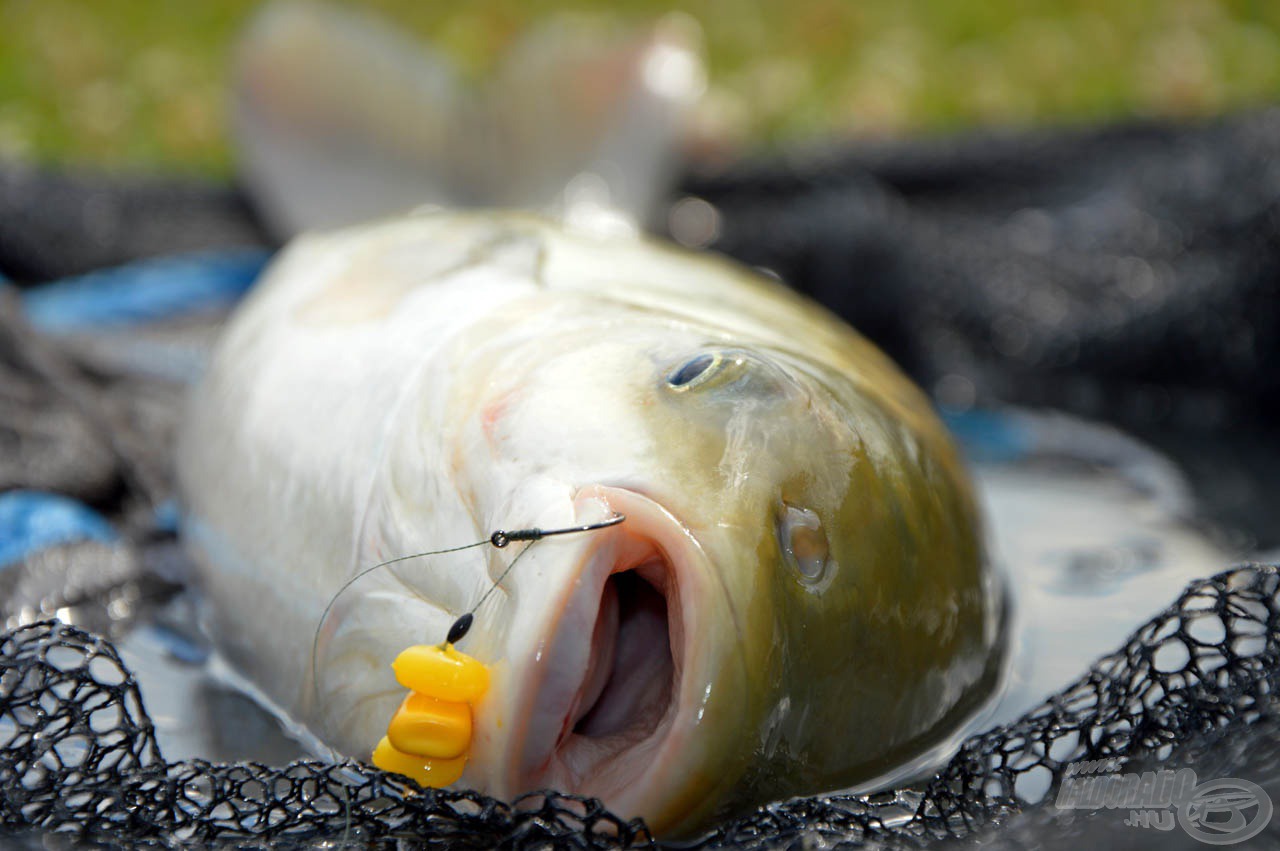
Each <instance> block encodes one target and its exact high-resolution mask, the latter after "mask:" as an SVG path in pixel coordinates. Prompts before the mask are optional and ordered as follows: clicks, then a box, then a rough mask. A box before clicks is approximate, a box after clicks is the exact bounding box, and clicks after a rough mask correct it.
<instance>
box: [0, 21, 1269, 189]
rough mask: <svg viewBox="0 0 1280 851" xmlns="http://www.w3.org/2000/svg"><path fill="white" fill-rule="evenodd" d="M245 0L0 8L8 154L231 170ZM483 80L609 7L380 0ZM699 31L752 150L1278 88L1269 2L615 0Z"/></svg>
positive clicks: (1185, 112)
mask: <svg viewBox="0 0 1280 851" xmlns="http://www.w3.org/2000/svg"><path fill="white" fill-rule="evenodd" d="M256 5H257V3H256V2H252V1H251V0H186V2H149V1H148V0H82V2H77V0H0V156H4V157H15V156H16V157H21V158H23V159H30V160H37V161H42V162H68V161H70V162H79V163H91V164H95V165H102V166H109V167H118V166H145V167H159V168H164V169H168V170H188V171H196V172H205V173H225V172H227V171H229V170H230V168H231V158H230V152H229V150H228V145H227V140H226V135H225V120H226V114H225V103H224V86H225V82H224V81H225V77H226V67H227V63H228V59H229V50H230V46H231V45H232V44H233V43H234V39H235V36H236V34H237V33H238V31H239V30H240V28H241V27H242V26H243V24H244V22H245V20H246V19H247V17H248V16H249V15H250V14H251V13H252V11H253V9H254V7H255V6H256ZM362 5H364V6H366V7H368V8H370V9H373V10H375V11H377V12H380V13H382V14H383V15H385V16H386V17H388V18H390V19H392V20H394V21H397V22H399V23H400V24H401V25H403V26H404V27H406V28H407V29H409V30H410V31H411V32H414V33H416V34H418V35H419V36H421V37H430V38H431V39H432V40H433V42H434V43H435V44H437V45H438V46H439V47H440V48H441V49H442V50H444V51H445V52H446V53H447V54H449V55H451V56H452V57H453V58H454V59H455V60H456V61H457V62H458V63H459V64H460V65H461V67H462V68H463V69H464V70H466V71H468V72H470V73H480V72H482V71H483V69H484V68H485V67H486V66H487V65H488V64H490V63H491V62H492V61H493V59H494V57H495V56H497V55H499V54H500V53H501V51H502V49H503V47H504V46H505V45H507V44H509V43H510V42H511V41H512V40H513V39H514V38H516V37H517V36H518V35H519V34H520V32H521V31H522V30H524V29H525V28H526V27H527V26H528V25H529V24H530V23H532V22H535V21H537V20H539V19H541V18H543V17H546V16H547V15H549V14H551V13H553V12H555V11H557V10H564V9H569V10H576V11H582V10H592V11H596V10H599V9H601V8H603V6H602V5H601V4H595V3H588V2H585V1H584V0H577V2H551V1H550V0H473V2H469V3H466V4H461V3H444V2H419V0H370V2H367V3H364V4H362ZM608 8H609V9H611V10H612V14H615V15H617V16H619V17H622V18H646V17H650V16H653V15H656V14H658V13H661V12H664V11H667V10H670V9H674V8H680V9H682V10H684V11H686V12H688V13H689V14H691V15H692V16H693V17H695V18H696V19H698V21H699V22H700V23H701V24H702V26H703V28H704V30H705V33H706V36H707V43H708V49H709V54H710V65H711V88H710V91H709V93H708V97H707V98H706V100H705V102H704V104H703V108H702V111H701V116H700V126H701V127H702V131H703V132H704V133H706V134H708V135H711V136H713V137H716V138H722V139H726V140H729V141H732V142H735V143H744V144H765V145H769V144H775V143H780V142H785V141H787V140H791V139H796V138H801V137H812V136H815V135H831V134H845V135H861V136H866V135H885V134H902V133H911V132H921V131H925V132H928V131H936V130H946V129H954V128H961V127H965V126H971V125H975V124H992V123H998V124H1027V123H1046V122H1054V123H1061V122H1074V121H1086V120H1095V119H1102V118H1109V117H1116V116H1121V115H1134V114H1141V115H1172V116H1196V115H1206V114H1213V113H1218V112H1222V111H1226V110H1229V109H1232V108H1235V107H1238V106H1243V105H1249V104H1256V103H1261V102H1269V101H1275V100H1277V99H1280V2H1275V0H1127V2H1116V0H983V2H963V0H849V2H845V1H844V0H792V2H789V3H785V4H784V3H758V4H755V3H751V4H749V3H741V2H730V0H694V2H689V3H684V4H679V5H678V6H677V4H674V3H669V2H664V0H620V2H615V3H613V4H611V5H610V6H609V7H608Z"/></svg>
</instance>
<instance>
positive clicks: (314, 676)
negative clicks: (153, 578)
mask: <svg viewBox="0 0 1280 851" xmlns="http://www.w3.org/2000/svg"><path fill="white" fill-rule="evenodd" d="M626 519H627V518H626V516H625V515H622V514H614V515H613V516H611V517H608V518H606V519H604V520H601V521H600V522H598V523H587V524H584V525H582V526H566V527H564V528H562V529H516V530H514V531H511V532H507V531H504V530H502V529H499V530H497V531H496V532H494V533H493V534H492V535H490V536H489V537H488V538H486V539H484V540H483V541H476V542H474V543H471V544H463V545H462V546H459V547H447V548H445V549H442V550H429V551H427V552H422V553H412V554H410V555H406V556H397V557H396V558H390V559H387V560H386V561H383V562H379V563H378V564H375V565H374V566H373V567H366V568H365V569H364V570H362V571H360V572H359V573H357V574H356V575H355V576H352V577H351V578H350V579H348V580H347V581H346V582H344V583H342V587H340V588H339V589H338V590H337V592H336V593H335V594H334V595H333V596H332V597H331V598H329V603H328V605H326V606H325V607H324V611H322V612H321V613H320V620H319V621H318V622H317V623H316V631H315V634H314V635H313V636H312V637H311V691H312V698H313V699H314V700H315V701H316V702H317V703H319V701H320V674H319V670H318V664H319V663H318V659H317V657H318V656H319V649H320V631H321V630H322V629H323V628H324V622H325V620H326V619H327V618H328V617H329V612H331V611H333V607H334V605H336V604H337V602H338V598H339V597H341V596H342V595H343V594H344V593H346V590H347V589H348V588H350V587H351V586H352V585H354V584H356V583H357V582H359V581H360V580H361V579H363V578H364V577H366V576H368V575H369V574H370V573H373V572H374V571H375V570H381V569H382V568H384V567H386V566H388V565H391V564H396V563H398V562H402V561H408V560H410V559H415V558H424V557H426V556H438V555H448V554H449V553H457V552H462V551H463V550H473V549H476V548H477V547H483V546H486V545H487V546H491V547H495V548H496V549H503V548H504V547H506V546H507V545H508V544H511V543H513V542H516V541H529V542H530V543H533V542H536V541H541V540H542V539H543V538H552V537H555V536H557V535H574V534H577V533H579V532H594V531H597V530H599V529H607V528H609V527H610V526H616V525H618V524H619V523H621V522H622V521H624V520H626ZM528 551H529V550H528V547H526V548H525V549H524V550H521V551H520V553H519V554H518V555H516V557H515V558H514V559H512V560H511V564H509V565H507V569H506V570H504V571H502V575H501V576H499V577H498V579H497V581H496V582H494V583H493V584H492V585H490V586H489V589H488V590H487V591H485V592H484V594H482V595H481V596H480V599H479V600H477V601H476V604H475V605H474V606H472V607H471V608H470V609H469V610H467V611H466V612H465V613H464V614H463V615H462V616H461V617H459V618H458V619H457V620H456V621H454V622H453V625H452V626H450V627H449V632H448V634H447V635H446V637H445V643H446V644H456V643H457V642H459V641H461V640H462V638H463V636H465V635H466V634H467V632H468V631H470V629H471V624H472V622H473V621H474V620H475V613H476V611H477V610H478V609H479V608H480V606H481V605H482V604H483V603H484V601H485V600H487V599H489V595H490V594H492V593H493V592H494V590H495V589H497V588H498V586H500V585H501V584H502V582H503V580H505V579H506V578H507V575H508V574H509V573H511V569H512V568H513V567H515V566H516V562H518V561H519V560H520V557H521V556H523V555H524V554H525V553H526V552H528ZM335 756H336V755H335Z"/></svg>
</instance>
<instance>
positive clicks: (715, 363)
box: [667, 352, 724, 390]
mask: <svg viewBox="0 0 1280 851" xmlns="http://www.w3.org/2000/svg"><path fill="white" fill-rule="evenodd" d="M723 360H724V358H723V357H721V355H720V354H719V353H718V352H704V353H702V354H700V355H695V356H694V357H692V358H690V359H689V360H687V361H685V362H684V363H683V364H681V365H680V366H679V367H677V368H676V370H675V372H672V373H671V374H670V375H668V376H667V384H670V385H671V386H672V387H674V388H676V389H677V390H688V389H689V388H691V387H696V386H698V385H699V384H701V383H703V382H704V381H706V380H707V379H708V378H709V377H710V376H711V375H714V374H715V372H716V369H717V367H719V365H720V364H721V363H722V362H723Z"/></svg>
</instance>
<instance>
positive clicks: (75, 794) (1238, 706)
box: [0, 565, 1280, 849]
mask: <svg viewBox="0 0 1280 851" xmlns="http://www.w3.org/2000/svg"><path fill="white" fill-rule="evenodd" d="M1278 680H1280V572H1278V570H1277V568H1276V567H1274V566H1267V565H1244V566H1241V567H1237V568H1235V569H1232V570H1229V571H1226V572H1223V573H1221V574H1218V575H1217V576H1214V577H1212V578H1208V579H1205V580H1202V581H1199V582H1196V583H1194V584H1192V585H1191V586H1190V587H1188V588H1187V590H1186V591H1185V592H1184V594H1183V595H1182V596H1181V597H1180V598H1179V599H1178V601H1177V602H1175V603H1174V604H1173V605H1171V606H1170V607H1169V608H1168V609H1167V610H1165V611H1163V612H1161V613H1160V614H1159V615H1157V616H1156V617H1155V618H1153V619H1152V620H1150V621H1149V622H1148V623H1146V624H1145V625H1143V626H1142V627H1140V628H1139V629H1138V630H1137V631H1136V632H1135V633H1134V634H1133V635H1132V637H1131V638H1130V640H1129V641H1128V642H1127V643H1126V644H1125V645H1124V646H1123V647H1121V648H1119V649H1118V650H1117V651H1116V652H1115V653H1113V654H1111V655H1109V656H1107V657H1104V658H1103V659H1101V660H1099V661H1098V662H1097V663H1096V664H1095V665H1094V666H1093V667H1092V669H1091V670H1090V671H1089V672H1087V673H1086V674H1085V676H1084V677H1082V678H1081V679H1080V680H1078V681H1077V682H1075V683H1074V684H1072V685H1070V686H1068V687H1067V688H1065V689H1064V690H1063V691H1062V692H1060V693H1059V694H1057V695H1055V696H1054V697H1052V698H1050V699H1049V700H1047V701H1046V702H1045V703H1044V704H1043V705H1041V706H1040V707H1039V708H1037V709H1035V710H1033V711H1031V712H1029V713H1028V714H1026V715H1025V716H1023V717H1022V718H1021V719H1019V720H1018V721H1016V722H1014V723H1012V724H1009V725H1006V726H1003V727H999V728H996V729H994V730H991V731H989V732H987V733H984V734H981V735H977V736H974V737H972V738H970V739H969V740H967V741H966V742H965V743H964V745H963V746H962V748H961V750H960V751H959V753H958V754H957V755H956V756H955V757H954V758H953V759H952V760H951V761H950V763H949V764H948V765H947V766H946V767H945V769H944V770H942V771H941V772H940V773H939V774H938V775H937V776H936V777H935V778H934V779H933V780H932V781H930V782H928V783H927V784H921V785H919V786H915V787H909V788H904V789H899V790H896V791H892V792H885V793H879V794H875V795H870V796H866V795H857V796H854V795H848V796H845V795H831V796H817V797H813V798H804V799H797V800H793V801H788V802H782V803H778V804H775V805H772V806H768V807H765V808H762V809H760V810H759V811H757V812H756V813H754V814H751V815H748V816H746V817H744V818H741V819H739V820H736V821H733V822H730V823H727V824H724V825H722V826H720V827H719V828H718V829H716V830H715V831H714V832H712V833H710V834H707V835H705V836H703V837H701V838H700V839H699V840H697V841H696V842H694V843H692V844H693V845H695V846H696V847H699V848H721V847H735V848H761V849H763V848H777V847H838V846H841V845H847V846H849V847H856V846H867V847H882V848H908V847H921V846H927V845H932V844H935V843H941V844H944V845H945V844H947V843H951V842H955V843H962V844H969V843H970V842H974V841H977V842H981V844H983V845H984V846H988V845H1001V844H1007V845H1008V847H1019V841H1020V839H1022V840H1026V839H1029V838H1032V837H1034V838H1035V839H1036V841H1037V842H1039V843H1041V844H1042V845H1047V846H1049V847H1072V846H1073V843H1076V842H1078V841H1080V840H1081V838H1082V837H1086V836H1097V835H1099V834H1102V835H1105V834H1106V833H1107V832H1108V831H1115V830H1117V825H1118V824H1120V823H1121V822H1120V816H1119V814H1118V813H1116V812H1115V811H1114V810H1109V809H1101V810H1099V811H1097V812H1081V811H1073V812H1065V811H1061V810H1058V809H1056V808H1055V806H1054V801H1055V800H1056V795H1057V793H1058V791H1059V790H1060V787H1061V784H1062V782H1063V780H1064V778H1065V777H1066V776H1067V774H1068V772H1069V771H1070V770H1071V769H1070V766H1072V765H1073V764H1079V763H1081V762H1083V761H1092V760H1114V761H1115V765H1117V766H1119V767H1122V768H1123V769H1124V770H1126V771H1134V770H1140V769H1142V768H1143V767H1148V768H1150V767H1157V768H1176V767H1180V766H1192V767H1194V768H1196V769H1198V770H1199V771H1200V772H1201V776H1202V777H1207V776H1210V773H1212V775H1213V776H1228V775H1232V774H1233V773H1239V772H1241V771H1242V770H1243V771H1249V772H1251V774H1250V776H1251V777H1253V778H1254V780H1255V782H1258V783H1260V784H1261V785H1263V787H1264V788H1268V787H1269V788H1270V789H1271V790H1273V791H1272V794H1275V790H1276V781H1280V768H1278V767H1277V762H1276V759H1275V758H1276V757H1277V756H1280V706H1277V702H1276V699H1275V693H1276V687H1277V685H1278V684H1280V683H1278ZM0 826H3V829H4V830H6V831H9V832H12V833H13V834H14V835H18V836H21V835H23V834H24V833H26V834H30V833H31V832H33V831H38V832H39V833H41V834H44V835H45V836H46V839H48V838H50V837H51V838H52V839H53V840H57V839H58V838H59V837H61V838H63V839H65V840H66V841H67V842H68V847H72V846H73V845H78V844H81V843H93V844H101V845H114V846H123V847H146V846H150V847H189V846H190V845H192V844H197V845H235V846H237V847H280V846H281V845H294V846H309V845H316V846H320V845H323V847H335V846H338V847H342V846H343V845H344V843H345V844H349V845H350V846H351V847H373V848H394V847H400V846H398V845H397V843H398V842H401V841H403V842H409V843H423V844H426V845H431V846H436V847H449V848H467V847H472V848H489V847H495V846H498V845H502V846H503V847H512V848H524V847H529V848H533V847H578V848H607V847H629V846H645V845H653V844H658V843H656V841H655V840H654V839H653V837H651V836H650V835H649V834H648V832H647V831H646V830H645V828H644V825H643V823H642V822H640V821H624V820H622V819H619V818H617V817H615V816H613V815H612V814H610V813H609V812H608V811H606V810H605V809H604V808H602V807H601V806H600V805H599V804H598V803H596V802H594V801H590V800H583V799H580V798H575V797H568V796H562V795H557V794H555V793H546V794H538V795H531V796H526V797H525V798H523V799H520V800H518V801H515V802H512V803H504V802H500V801H496V800H493V799H489V798H486V797H485V796H483V795H480V794H477V793H474V792H469V791H439V790H421V789H418V788H417V787H416V786H415V785H414V784H413V783H411V782H408V781H405V780H402V779H401V778H398V777H395V776H392V775H387V774H383V773H381V772H379V771H377V770H376V769H372V768H369V767H367V766H363V765H358V764H355V763H344V764H329V763H325V762H321V761H298V762H294V763H292V764H289V765H286V766H280V767H271V766H264V765H260V764H257V763H238V764H223V765H218V764H210V763H207V762H201V761H192V762H178V763H167V762H165V759H164V756H163V754H162V753H161V751H160V748H159V746H158V745H157V743H156V740H155V737H154V734H153V730H152V724H151V721H150V719H149V718H148V716H147V712H146V707H145V699H144V696H143V695H141V694H140V692H139V688H138V685H137V683H136V681H135V680H134V679H133V677H132V675H131V674H130V672H129V670H128V668H127V667H126V665H125V664H124V663H123V662H122V660H121V658H120V656H119V654H118V653H117V652H116V650H115V648H114V647H113V646H112V644H111V643H110V642H109V641H108V640H106V639H104V638H102V637H99V636H95V635H93V634H91V633H87V632H84V631H82V630H80V629H77V628H75V627H71V626H67V625H65V624H62V623H60V622H57V621H43V622H39V623H35V624H30V625H27V626H23V627H19V628H17V629H15V630H13V631H10V632H8V633H6V634H5V635H4V636H3V637H2V638H0ZM1174 838H1175V839H1176V837H1174ZM1276 838H1277V837H1276V836H1274V835H1273V836H1272V837H1271V839H1272V841H1274V840H1275V839H1276ZM324 843H329V844H327V845H324Z"/></svg>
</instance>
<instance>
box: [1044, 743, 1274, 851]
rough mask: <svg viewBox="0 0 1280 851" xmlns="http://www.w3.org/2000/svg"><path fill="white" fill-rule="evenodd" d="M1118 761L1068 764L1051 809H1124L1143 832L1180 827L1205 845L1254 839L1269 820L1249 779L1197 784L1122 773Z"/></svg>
mask: <svg viewBox="0 0 1280 851" xmlns="http://www.w3.org/2000/svg"><path fill="white" fill-rule="evenodd" d="M1119 769H1120V761H1119V760H1094V761H1091V762H1077V763H1072V764H1071V765H1069V766H1067V772H1066V776H1065V777H1064V778H1063V781H1062V785H1061V786H1059V787H1058V797H1057V799H1056V800H1055V801H1054V806H1056V807H1057V808H1058V809H1060V810H1100V809H1109V810H1114V809H1121V810H1128V811H1129V815H1128V817H1127V818H1125V820H1124V823H1125V824H1126V825H1128V826H1129V827H1133V828H1137V829H1143V830H1160V831H1170V830H1173V829H1174V827H1175V825H1176V826H1178V827H1181V828H1182V829H1183V830H1184V831H1186V832H1187V834H1188V835H1189V836H1191V837H1192V838H1194V839H1197V840H1199V841H1200V842H1203V843H1205V844H1207V845H1234V844H1236V843H1237V842H1244V841H1245V840H1247V839H1252V838H1253V837H1255V836H1257V835H1258V834H1259V833H1261V832H1262V831H1263V829H1264V828H1266V826H1267V825H1268V824H1269V823H1270V822H1271V817H1272V815H1273V814H1274V805H1273V804H1272V801H1271V797H1270V796H1269V795H1268V794H1267V792H1266V790H1265V789H1263V788H1262V787H1261V786H1259V785H1258V784H1257V783H1254V782H1252V781H1249V780H1243V779H1240V778H1238V777H1224V778H1222V779H1220V780H1210V781H1208V782H1205V783H1200V782H1199V778H1198V777H1197V776H1196V773H1195V771H1193V770H1192V769H1190V768H1183V769H1180V770H1178V771H1173V770H1171V769H1167V768H1166V769H1160V770H1156V771H1144V772H1141V773H1137V772H1124V773H1121V772H1120V771H1119Z"/></svg>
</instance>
